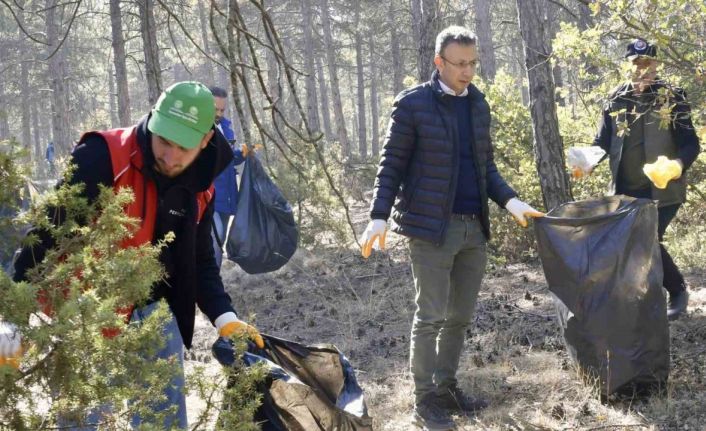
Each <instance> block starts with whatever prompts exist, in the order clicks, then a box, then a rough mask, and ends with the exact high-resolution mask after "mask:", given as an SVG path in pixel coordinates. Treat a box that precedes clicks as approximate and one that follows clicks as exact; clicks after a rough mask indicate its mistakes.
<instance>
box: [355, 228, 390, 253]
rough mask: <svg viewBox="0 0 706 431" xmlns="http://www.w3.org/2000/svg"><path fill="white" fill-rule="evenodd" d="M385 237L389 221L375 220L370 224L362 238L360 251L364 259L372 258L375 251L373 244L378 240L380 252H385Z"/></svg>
mask: <svg viewBox="0 0 706 431" xmlns="http://www.w3.org/2000/svg"><path fill="white" fill-rule="evenodd" d="M385 236H387V221H386V220H381V219H374V220H371V221H370V223H368V227H366V228H365V232H363V236H361V237H360V243H361V246H360V251H361V254H362V255H363V257H364V258H366V259H367V258H368V257H370V253H372V251H373V244H375V240H376V239H377V240H378V245H379V247H380V250H385Z"/></svg>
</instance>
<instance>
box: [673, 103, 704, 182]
mask: <svg viewBox="0 0 706 431" xmlns="http://www.w3.org/2000/svg"><path fill="white" fill-rule="evenodd" d="M675 99H676V100H675V102H676V103H675V105H674V109H672V116H673V118H674V122H673V132H672V133H673V136H674V140H675V141H676V144H677V146H678V147H679V159H680V160H681V161H682V164H683V165H684V170H687V169H689V167H690V166H691V165H692V164H693V163H694V161H695V160H696V157H698V155H699V151H700V150H701V146H700V145H699V138H698V137H697V136H696V130H694V124H693V123H692V122H691V107H690V106H689V102H687V101H686V93H685V92H684V91H683V90H677V91H676V92H675Z"/></svg>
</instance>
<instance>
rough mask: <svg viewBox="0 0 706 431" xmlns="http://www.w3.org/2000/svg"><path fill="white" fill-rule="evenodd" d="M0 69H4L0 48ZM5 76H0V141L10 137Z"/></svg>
mask: <svg viewBox="0 0 706 431" xmlns="http://www.w3.org/2000/svg"><path fill="white" fill-rule="evenodd" d="M0 54H2V55H0V68H4V67H5V64H4V62H3V59H4V58H7V57H5V53H4V49H3V47H0ZM5 76H6V74H0V141H1V140H3V139H7V138H9V137H10V122H9V121H8V115H9V114H8V112H7V107H8V106H10V105H9V104H8V103H7V102H6V100H5V99H6V96H5V81H4V77H5Z"/></svg>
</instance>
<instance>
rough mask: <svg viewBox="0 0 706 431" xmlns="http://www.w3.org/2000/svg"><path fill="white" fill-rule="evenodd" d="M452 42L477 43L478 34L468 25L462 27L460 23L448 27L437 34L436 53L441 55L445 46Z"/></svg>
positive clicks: (462, 43)
mask: <svg viewBox="0 0 706 431" xmlns="http://www.w3.org/2000/svg"><path fill="white" fill-rule="evenodd" d="M452 42H456V43H459V44H461V45H475V44H476V35H475V33H473V32H472V31H470V30H469V29H467V28H466V27H461V26H460V25H452V26H449V27H446V28H445V29H443V30H441V32H440V33H439V34H438V35H437V36H436V46H435V48H434V54H436V55H441V53H442V52H443V51H444V48H446V46H447V45H448V44H450V43H452Z"/></svg>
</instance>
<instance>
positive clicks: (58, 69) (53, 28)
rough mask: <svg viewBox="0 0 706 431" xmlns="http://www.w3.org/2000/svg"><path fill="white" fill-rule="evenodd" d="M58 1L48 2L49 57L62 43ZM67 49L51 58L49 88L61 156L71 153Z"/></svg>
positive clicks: (56, 145) (53, 120)
mask: <svg viewBox="0 0 706 431" xmlns="http://www.w3.org/2000/svg"><path fill="white" fill-rule="evenodd" d="M57 3H58V2H57V0H46V8H47V13H46V22H45V24H46V28H47V30H46V32H47V41H48V42H49V43H50V45H49V46H48V47H47V50H46V52H47V55H48V54H50V53H52V52H54V51H56V49H57V47H58V46H59V43H61V40H60V37H61V36H62V35H61V34H60V32H59V27H58V25H57V18H56V13H57V9H58V8H60V7H63V6H57ZM64 49H65V47H63V46H62V47H61V48H59V50H58V51H56V52H54V55H52V56H51V57H50V58H49V64H48V67H49V86H50V88H51V92H52V96H51V102H52V103H51V105H52V106H51V109H52V135H53V136H54V147H55V148H56V151H57V152H58V153H59V154H62V153H63V154H68V153H69V152H70V151H71V147H72V144H71V136H70V131H69V121H68V115H69V106H68V103H67V101H68V98H67V90H66V82H65V79H66V77H67V73H66V64H65V52H64Z"/></svg>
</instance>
